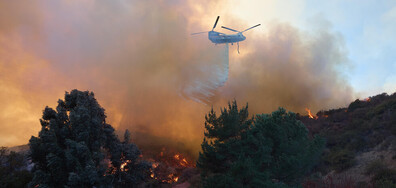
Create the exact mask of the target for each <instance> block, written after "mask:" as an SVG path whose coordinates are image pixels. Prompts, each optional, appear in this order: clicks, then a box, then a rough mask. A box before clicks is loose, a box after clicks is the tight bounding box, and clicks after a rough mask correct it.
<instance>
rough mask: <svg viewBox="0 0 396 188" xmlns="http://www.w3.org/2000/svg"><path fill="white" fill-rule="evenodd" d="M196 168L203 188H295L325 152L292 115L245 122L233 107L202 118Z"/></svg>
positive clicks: (321, 143) (243, 114)
mask: <svg viewBox="0 0 396 188" xmlns="http://www.w3.org/2000/svg"><path fill="white" fill-rule="evenodd" d="M205 128H206V131H205V138H204V141H203V143H202V145H201V146H202V153H200V154H199V159H198V161H197V167H199V168H200V169H201V171H202V174H201V175H202V177H203V182H204V186H205V187H288V186H289V185H297V184H298V183H299V181H300V178H301V177H302V176H303V175H304V174H306V173H307V172H309V170H310V169H312V167H313V166H314V165H315V162H316V161H317V160H318V159H319V156H320V154H321V151H322V149H323V146H324V141H323V140H322V139H320V138H314V139H309V138H308V131H307V129H306V128H305V126H304V125H303V124H302V123H301V122H300V121H298V120H296V115H295V114H294V113H292V112H289V113H286V110H284V109H282V108H280V109H279V110H278V111H275V112H273V113H272V114H261V115H257V116H255V117H254V118H248V110H247V106H246V107H244V108H242V109H241V110H239V111H238V108H237V104H236V102H235V101H233V103H232V104H229V107H228V109H224V110H222V111H221V115H220V116H219V117H217V116H216V114H215V112H213V109H212V110H211V111H210V112H209V114H208V115H207V116H206V122H205Z"/></svg>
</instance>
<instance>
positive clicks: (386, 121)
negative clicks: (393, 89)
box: [299, 93, 396, 185]
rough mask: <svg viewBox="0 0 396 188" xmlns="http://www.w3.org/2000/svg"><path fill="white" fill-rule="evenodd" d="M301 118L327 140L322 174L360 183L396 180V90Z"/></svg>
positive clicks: (321, 165) (318, 168) (320, 172)
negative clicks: (392, 92) (311, 116)
mask: <svg viewBox="0 0 396 188" xmlns="http://www.w3.org/2000/svg"><path fill="white" fill-rule="evenodd" d="M299 118H300V120H301V121H302V122H303V123H304V124H305V125H306V126H307V128H308V129H309V131H310V134H311V135H320V136H322V137H324V138H325V139H326V149H325V151H324V154H323V158H322V162H321V164H320V165H319V166H318V167H317V168H316V172H317V173H318V174H322V175H326V174H327V175H331V176H333V178H335V179H338V180H339V181H346V180H345V179H348V181H353V182H357V183H359V182H360V185H364V184H365V183H363V182H366V183H375V182H377V181H379V180H381V181H388V182H389V181H393V183H396V93H395V94H392V95H387V94H386V93H383V94H380V95H377V96H373V97H369V98H367V99H365V100H358V99H357V100H355V101H354V102H352V103H351V104H350V105H349V106H348V107H347V108H340V109H333V110H328V111H320V112H318V113H317V114H316V116H314V117H313V118H309V117H308V116H300V117H299ZM342 179H343V180H342ZM385 183H386V182H385Z"/></svg>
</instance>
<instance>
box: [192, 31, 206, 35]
mask: <svg viewBox="0 0 396 188" xmlns="http://www.w3.org/2000/svg"><path fill="white" fill-rule="evenodd" d="M207 32H208V31H203V32H198V33H191V35H199V34H203V33H207Z"/></svg>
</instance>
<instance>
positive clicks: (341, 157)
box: [326, 149, 355, 172]
mask: <svg viewBox="0 0 396 188" xmlns="http://www.w3.org/2000/svg"><path fill="white" fill-rule="evenodd" d="M354 158H355V156H354V153H353V152H351V151H349V150H345V149H335V150H333V151H330V153H329V155H328V156H327V157H326V161H327V162H328V163H330V165H331V166H332V168H333V169H334V170H336V171H337V172H341V171H343V170H346V169H348V168H350V167H352V166H353V165H354V164H355V160H354Z"/></svg>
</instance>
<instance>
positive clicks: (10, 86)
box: [0, 0, 352, 152]
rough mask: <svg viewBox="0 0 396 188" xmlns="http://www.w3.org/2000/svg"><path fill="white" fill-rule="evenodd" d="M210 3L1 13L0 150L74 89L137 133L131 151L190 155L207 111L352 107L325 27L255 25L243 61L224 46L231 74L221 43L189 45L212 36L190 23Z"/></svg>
mask: <svg viewBox="0 0 396 188" xmlns="http://www.w3.org/2000/svg"><path fill="white" fill-rule="evenodd" d="M20 3H23V2H20ZM216 3H219V2H212V1H208V2H204V3H202V4H198V5H197V3H196V2H189V1H160V0H158V1H155V0H153V1H127V2H124V1H117V2H114V1H112V2H110V1H88V0H87V1H45V2H38V1H37V2H34V3H33V4H34V6H18V8H19V9H20V10H21V11H18V12H21V13H27V14H28V16H26V17H21V16H20V15H19V14H17V13H15V14H14V13H13V12H7V17H9V18H10V19H9V20H7V22H4V21H1V22H0V23H1V25H0V28H1V32H0V39H1V40H0V43H1V47H0V54H1V56H0V79H1V80H0V81H1V82H0V83H1V86H0V89H1V90H2V92H1V94H0V101H1V104H2V105H3V108H1V110H0V122H1V129H2V131H1V132H0V145H8V146H11V145H18V144H24V143H26V142H27V141H28V139H29V138H30V136H31V135H37V133H38V131H39V129H40V125H39V121H38V119H39V118H40V116H41V112H42V110H43V109H44V107H45V106H46V105H49V106H51V107H55V105H56V101H57V99H58V98H62V97H63V94H64V92H65V91H70V90H71V89H74V88H77V89H80V90H91V91H94V92H95V94H96V97H97V99H98V101H99V103H100V104H101V105H102V106H103V107H104V108H105V109H106V112H107V115H108V122H109V123H110V124H112V125H113V126H114V127H115V128H116V129H117V130H119V131H120V132H122V130H125V129H127V128H128V129H129V130H131V131H132V132H135V133H134V134H135V141H136V142H137V143H142V144H143V143H144V144H154V145H155V144H165V145H166V144H167V142H168V141H169V143H170V142H175V143H178V145H179V146H180V147H184V148H188V150H189V151H191V152H197V151H198V150H199V144H200V143H201V141H202V137H203V130H204V129H203V125H204V115H205V113H207V112H208V111H209V110H210V108H211V107H212V106H213V107H214V109H215V110H218V109H219V108H220V107H224V106H225V105H226V103H227V101H230V100H233V99H235V100H237V101H238V103H239V104H240V105H244V104H245V103H246V102H249V108H250V112H251V114H254V113H268V112H271V111H273V110H275V109H277V108H278V107H279V106H283V107H286V108H287V109H289V110H293V111H296V112H303V111H304V109H305V108H306V107H308V108H311V109H312V110H313V111H316V110H319V109H326V108H330V107H338V106H343V105H346V103H347V102H348V101H350V99H351V97H352V90H351V88H350V86H349V85H348V83H347V82H346V81H345V80H344V77H343V76H342V75H341V74H340V73H339V72H338V68H339V67H340V66H343V64H344V63H346V62H347V56H346V51H345V50H344V49H343V43H342V38H341V37H340V36H339V35H338V34H337V33H334V32H333V31H332V30H331V29H329V28H326V27H324V28H322V27H318V28H316V29H314V30H312V31H310V32H305V31H301V30H299V29H298V28H295V27H293V26H291V25H290V24H288V23H276V22H274V23H271V24H265V23H262V24H263V25H262V27H265V29H260V28H257V29H254V30H252V31H249V33H246V36H247V40H246V41H244V42H243V43H241V53H242V54H241V55H238V54H237V53H236V50H235V46H230V52H229V53H230V57H229V58H230V59H229V73H228V70H227V69H225V67H226V65H227V64H225V62H226V63H228V62H227V61H225V59H226V57H225V55H224V46H223V45H213V44H212V43H210V41H209V40H208V39H207V36H205V35H204V36H198V37H191V36H190V33H191V32H198V31H205V30H209V28H211V27H212V24H213V23H206V22H202V21H199V19H197V18H199V17H201V16H202V15H201V14H206V13H208V12H205V11H203V10H205V9H210V7H216ZM16 4H17V5H19V4H18V3H16ZM9 6H11V5H10V4H9V3H4V2H3V3H2V4H1V9H8V8H10V7H9ZM19 9H18V10H19ZM216 16H217V15H213V22H214V19H215V18H216ZM224 19H229V20H238V19H237V18H232V17H231V16H229V17H227V18H224ZM32 21H33V22H32ZM221 21H222V19H221V20H220V23H219V24H221ZM224 22H227V21H224ZM238 22H241V21H238ZM229 24H230V23H228V25H229ZM11 26H12V27H13V29H12V30H11V29H7V28H10V27H11ZM240 27H243V26H240ZM246 27H248V26H247V25H246ZM33 31H34V32H33ZM138 135H140V136H138ZM141 135H151V136H152V137H153V138H154V137H155V138H161V139H153V140H152V141H147V140H143V139H148V138H149V136H141ZM137 138H139V139H140V140H136V139H137ZM159 142H161V143H159ZM164 142H165V143H164Z"/></svg>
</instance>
